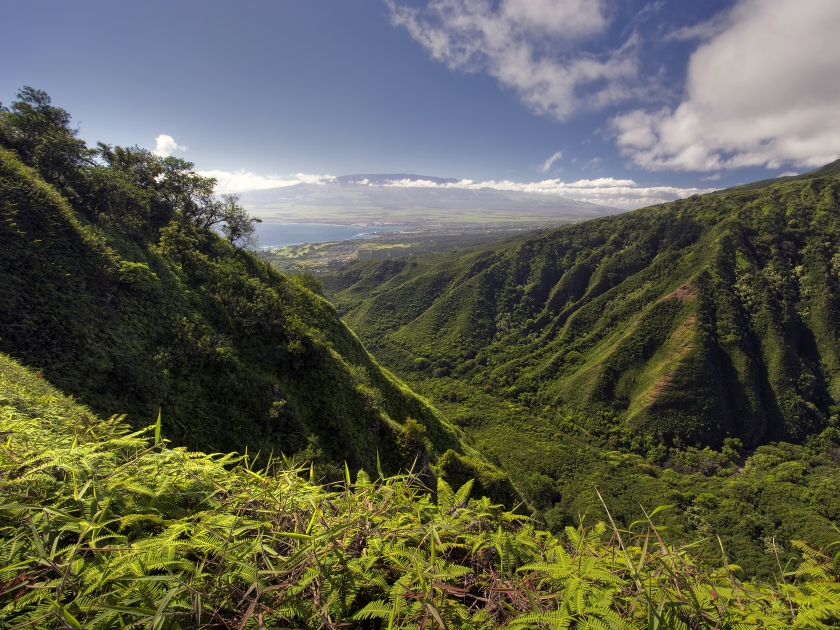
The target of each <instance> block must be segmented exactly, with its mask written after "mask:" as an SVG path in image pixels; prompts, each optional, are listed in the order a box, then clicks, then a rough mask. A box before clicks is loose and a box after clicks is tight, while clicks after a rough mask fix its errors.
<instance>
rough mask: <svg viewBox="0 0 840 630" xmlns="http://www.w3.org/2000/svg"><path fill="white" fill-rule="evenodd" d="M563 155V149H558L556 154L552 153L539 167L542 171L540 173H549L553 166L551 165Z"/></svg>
mask: <svg viewBox="0 0 840 630" xmlns="http://www.w3.org/2000/svg"><path fill="white" fill-rule="evenodd" d="M561 157H563V152H562V151H558V152H557V153H555V154H554V155H552V156H551V157H550V158H548V159H547V160H546V161H545V162H543V164H542V165H541V166H540V167H539V171H540V173H547V172H548V169H550V168H551V165H552V164H554V163H555V162H556V161H557V160H559V159H560V158H561Z"/></svg>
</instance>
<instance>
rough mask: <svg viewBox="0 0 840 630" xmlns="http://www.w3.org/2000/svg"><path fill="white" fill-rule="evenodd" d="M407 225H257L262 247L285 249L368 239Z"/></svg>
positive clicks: (402, 228)
mask: <svg viewBox="0 0 840 630" xmlns="http://www.w3.org/2000/svg"><path fill="white" fill-rule="evenodd" d="M406 228H407V226H405V225H376V226H370V227H363V226H360V225H331V224H325V223H269V222H267V221H266V222H263V223H258V224H257V236H258V237H259V239H260V247H285V246H286V245H300V244H301V243H327V242H330V241H345V240H347V239H351V238H368V237H370V236H372V235H373V234H375V233H376V232H391V231H393V230H404V229H406Z"/></svg>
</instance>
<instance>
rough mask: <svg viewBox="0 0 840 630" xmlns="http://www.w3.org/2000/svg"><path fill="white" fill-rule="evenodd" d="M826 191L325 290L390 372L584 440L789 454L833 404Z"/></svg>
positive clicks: (745, 200)
mask: <svg viewBox="0 0 840 630" xmlns="http://www.w3.org/2000/svg"><path fill="white" fill-rule="evenodd" d="M837 181H838V178H837V177H835V176H830V177H821V176H819V175H815V176H814V177H811V178H809V179H804V180H799V181H795V182H790V183H786V184H778V185H775V186H772V187H770V188H766V189H760V190H757V191H755V192H753V191H742V190H733V191H730V192H728V193H726V194H715V195H710V196H706V197H698V198H692V199H688V200H681V201H676V202H673V203H670V204H665V205H661V206H654V207H651V208H647V209H644V210H639V211H635V212H630V213H627V214H624V215H620V216H615V217H609V218H603V219H598V220H593V221H588V222H586V223H584V224H579V225H575V226H569V227H564V228H560V229H557V230H555V231H552V232H550V233H547V234H544V235H541V236H539V237H537V238H533V239H530V240H525V241H523V242H520V243H518V244H516V245H515V246H511V247H507V248H505V249H501V250H494V249H493V248H492V247H486V248H483V249H479V250H475V251H472V252H469V253H467V254H463V255H458V256H451V255H444V256H440V257H438V258H434V257H432V258H429V259H421V260H420V261H411V262H409V261H399V262H392V261H379V262H377V261H372V262H370V263H369V264H357V265H355V266H353V267H351V268H350V269H348V270H347V271H346V272H344V273H342V274H341V275H340V276H338V277H335V278H331V279H329V280H328V282H327V286H328V287H329V288H330V295H331V296H333V299H335V301H336V303H337V304H339V305H340V306H341V308H342V309H344V310H346V311H347V312H346V316H345V321H346V322H347V323H348V324H349V325H350V326H351V327H352V328H353V329H354V330H355V331H356V332H357V333H358V334H360V335H361V336H362V338H363V339H364V340H366V341H367V342H369V343H371V344H374V347H381V346H383V345H388V346H389V347H390V348H391V349H392V351H393V353H394V354H395V356H399V357H401V359H400V363H399V366H400V367H401V368H402V369H406V370H407V369H413V368H414V366H415V365H420V364H423V365H426V364H428V366H429V367H428V368H427V369H429V370H435V369H450V370H453V371H455V373H457V374H459V375H462V378H464V379H467V376H468V377H469V378H468V379H467V380H469V381H470V382H477V383H480V387H478V389H487V390H489V391H492V392H494V393H496V394H498V395H499V396H500V397H502V398H505V399H511V400H522V401H528V402H529V405H540V406H544V405H550V406H552V407H553V408H557V409H559V410H562V411H563V412H568V413H580V414H584V416H585V419H582V421H583V422H585V423H588V424H590V425H591V428H592V429H598V422H602V423H606V424H605V425H604V426H607V425H610V426H612V425H617V426H621V427H624V428H625V429H626V430H627V431H629V432H630V433H640V434H645V435H656V436H659V437H660V438H661V439H662V440H664V441H666V442H668V443H670V442H672V441H673V440H674V439H677V440H680V441H683V442H685V443H688V444H695V445H706V444H708V445H713V446H716V445H720V444H721V443H722V440H723V439H724V438H725V437H737V438H739V439H741V440H742V441H743V442H744V444H745V445H747V446H753V445H757V444H761V443H765V442H767V441H769V440H773V439H794V440H801V439H804V438H805V437H806V436H807V435H809V434H811V433H813V432H815V431H819V430H820V428H821V427H824V426H825V425H826V422H827V421H828V418H829V416H831V415H832V414H835V413H837V411H836V406H837V404H838V402H839V401H840V330H838V324H837V322H838V321H840V319H838V317H837V316H838V314H840V284H838V283H840V278H838V273H840V253H838V252H840V250H838V249H837V238H836V237H837V234H838V231H840V216H838V212H837V205H836V204H837V187H838V184H837ZM377 279H379V280H377ZM424 361H425V363H423V362H424ZM447 366H448V367H447ZM595 418H603V420H601V421H596V420H595Z"/></svg>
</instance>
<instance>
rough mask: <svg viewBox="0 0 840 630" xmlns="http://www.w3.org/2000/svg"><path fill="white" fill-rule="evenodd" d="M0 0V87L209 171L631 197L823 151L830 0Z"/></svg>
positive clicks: (755, 172)
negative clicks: (381, 177) (26, 90)
mask: <svg viewBox="0 0 840 630" xmlns="http://www.w3.org/2000/svg"><path fill="white" fill-rule="evenodd" d="M0 4H2V9H3V11H2V12H3V16H4V19H3V21H4V35H3V38H1V39H0V58H2V59H3V60H4V64H3V69H2V72H0V101H2V102H3V103H4V104H7V105H8V104H9V103H10V102H11V101H12V100H13V99H14V95H15V92H16V91H17V89H19V88H20V87H21V86H23V85H31V86H33V87H36V88H39V89H43V90H45V91H47V92H48V93H49V94H50V95H51V96H52V97H53V102H54V104H57V105H59V106H61V107H63V108H65V109H67V110H68V111H69V112H70V113H71V115H72V116H73V117H74V121H76V122H77V123H78V124H79V126H80V133H81V136H82V137H83V138H84V139H85V140H87V141H88V142H90V143H93V142H95V141H97V140H101V141H103V142H107V143H111V144H120V145H134V144H137V145H140V146H144V147H148V148H150V149H153V148H155V147H156V146H157V147H158V149H159V150H160V151H162V152H167V153H168V152H171V153H172V154H174V155H178V156H181V157H184V158H186V159H189V160H191V161H193V162H195V164H196V168H197V169H198V170H200V171H202V172H206V173H211V174H214V175H215V176H216V177H217V178H218V179H219V182H220V187H221V188H222V189H225V190H237V189H243V188H255V187H269V186H276V185H282V184H287V183H289V182H294V181H324V179H323V178H324V177H326V176H338V175H346V174H351V173H418V174H424V175H434V176H440V177H454V178H458V179H463V180H469V181H470V182H472V183H471V184H466V183H465V184H464V185H472V186H476V185H484V184H486V185H489V186H498V187H504V188H509V189H522V190H532V191H543V192H546V193H549V194H562V195H565V196H570V197H575V198H579V199H586V200H590V201H596V202H602V203H608V204H609V205H620V206H623V207H638V206H641V205H646V204H647V203H652V202H655V201H659V200H666V199H673V198H676V197H678V196H685V195H687V194H692V193H694V192H697V191H700V190H706V189H709V188H719V187H724V186H728V185H732V184H736V183H741V182H746V181H751V180H755V179H764V178H768V177H774V176H776V175H779V174H782V173H786V172H803V171H805V170H808V169H810V168H813V167H816V166H819V165H821V164H822V163H825V162H828V161H831V160H833V159H836V158H837V157H840V107H838V105H840V43H838V42H840V38H838V37H837V36H836V33H837V32H840V30H838V29H840V2H837V1H836V0H807V1H805V2H803V1H802V0H796V1H794V0H704V1H703V2H686V1H684V0H659V1H650V0H646V1H636V0H626V1H624V0H622V1H619V0H602V1H597V0H492V1H491V0H296V1H292V0H275V1H265V0H260V1H247V0H239V1H237V2H219V1H213V0H200V1H198V0H196V1H188V0H179V1H172V0H169V1H166V2H161V1H154V0H145V1H144V2H113V1H112V0H97V1H92V0H75V1H74V2H72V3H70V2H66V1H58V0H25V1H18V0H0ZM166 136H168V138H167V137H166ZM158 138H160V140H156V139H158ZM169 139H171V140H169ZM552 157H553V158H554V159H553V160H552Z"/></svg>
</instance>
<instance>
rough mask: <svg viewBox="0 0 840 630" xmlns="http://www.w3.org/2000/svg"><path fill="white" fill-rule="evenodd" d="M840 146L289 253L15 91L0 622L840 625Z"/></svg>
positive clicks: (4, 124) (202, 180) (1, 178)
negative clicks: (440, 230) (393, 242)
mask: <svg viewBox="0 0 840 630" xmlns="http://www.w3.org/2000/svg"><path fill="white" fill-rule="evenodd" d="M838 167H840V165H839V164H836V163H835V164H833V165H829V166H828V167H826V168H825V169H821V170H820V171H817V172H815V173H812V174H811V175H809V176H807V177H800V178H794V179H789V180H786V181H782V182H778V183H777V182H770V183H765V184H761V185H756V186H752V187H751V186H746V187H741V188H738V189H731V190H728V191H722V192H720V193H715V194H711V195H706V196H702V197H698V196H696V197H692V198H690V199H686V200H681V201H677V202H673V203H670V204H665V205H661V206H654V207H650V208H646V209H642V210H638V211H633V212H629V213H626V214H619V215H615V216H607V217H602V218H598V219H593V220H590V221H586V222H583V223H577V224H574V225H568V226H565V227H561V228H557V229H551V230H545V231H542V232H539V233H529V234H525V235H523V234H513V235H508V237H507V238H506V239H504V240H497V241H494V242H491V243H486V242H479V241H474V242H473V243H472V244H471V245H470V246H466V247H464V246H463V245H464V243H463V242H460V246H459V248H458V249H456V250H450V251H446V252H441V251H440V250H439V249H437V245H436V246H435V248H436V249H435V251H437V252H438V253H429V254H425V255H419V256H411V257H403V258H396V257H394V258H387V259H371V260H362V261H357V262H355V263H351V264H347V265H344V266H343V268H342V269H341V270H340V271H338V272H335V273H327V274H321V275H314V274H311V273H298V274H288V273H282V272H281V271H278V270H277V269H275V268H274V267H272V266H271V264H270V263H269V262H268V261H267V260H265V259H264V258H261V257H260V256H258V255H256V254H255V253H254V252H253V251H250V250H249V249H248V244H249V237H250V236H251V235H252V233H253V230H254V224H255V219H254V218H252V217H250V216H249V215H248V214H247V212H246V211H245V209H244V208H243V207H242V206H240V205H239V203H238V198H237V197H235V196H229V195H216V194H215V185H216V181H215V180H214V179H212V178H209V177H204V176H201V175H200V174H198V173H197V172H196V171H195V170H194V168H193V164H191V163H190V162H186V161H184V160H182V159H178V158H174V157H162V156H160V155H157V154H155V153H151V152H149V151H147V150H145V149H141V148H139V147H114V146H109V145H106V144H101V143H100V144H98V145H97V146H96V148H92V147H88V146H87V145H86V144H85V143H84V142H83V141H82V140H80V139H79V138H78V132H77V131H76V130H74V129H72V128H71V127H70V116H69V114H68V113H67V112H66V111H64V110H63V109H61V108H58V107H55V106H53V105H52V104H51V101H50V98H49V97H48V96H47V95H46V94H45V93H44V92H41V91H38V90H33V89H31V88H24V89H23V90H21V92H20V93H19V95H18V100H17V101H15V102H13V103H12V105H11V107H10V108H5V107H2V106H0V292H2V296H3V300H2V301H0V411H2V413H0V434H1V435H2V436H3V443H2V448H0V625H3V627H10V628H24V627H33V628H42V627H43V628H126V627H149V628H156V629H157V628H160V629H162V628H165V629H169V630H176V629H182V628H183V629H185V628H233V627H237V628H240V629H244V628H253V629H255V630H256V629H258V628H259V629H261V630H262V629H265V628H339V627H353V628H360V629H371V630H372V629H380V628H388V629H389V630H392V629H393V628H406V629H408V628H411V629H413V630H420V629H423V628H431V627H440V628H444V629H445V628H463V629H465V630H466V629H473V628H496V627H507V628H512V629H514V630H515V629H519V628H522V629H524V628H548V627H550V628H555V627H556V628H616V629H618V628H627V629H628V630H629V629H632V628H638V627H648V628H656V627H662V628H665V627H667V628H705V627H717V628H745V627H766V628H783V627H790V626H791V625H793V626H795V627H803V628H829V627H833V626H836V624H837V623H838V621H840V598H839V597H838V592H840V591H838V584H840V582H838V576H840V566H838V565H840V557H838V556H836V555H832V554H833V553H834V552H833V551H832V547H833V545H836V544H837V543H836V541H837V540H838V538H840V531H838V528H837V522H838V521H840V498H838V497H840V430H838V424H840V422H838V420H840V418H839V417H838V416H840V335H839V334H838V333H840V331H838V329H837V322H838V321H840V319H838V311H840V249H838V232H840V205H839V204H838V199H840V176H839V175H838V173H837V171H838ZM357 335H358V336H357ZM368 349H370V351H369V350H368ZM416 392H418V393H416Z"/></svg>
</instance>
